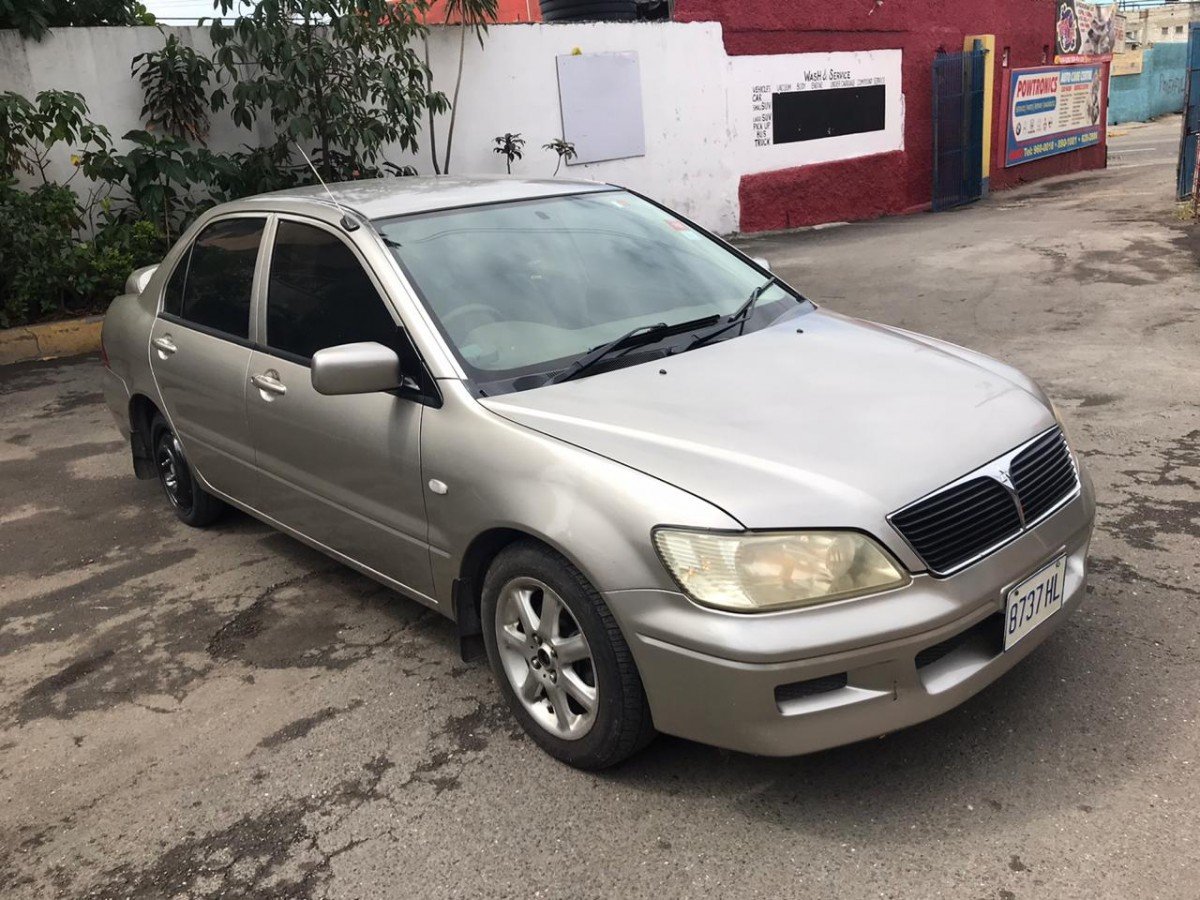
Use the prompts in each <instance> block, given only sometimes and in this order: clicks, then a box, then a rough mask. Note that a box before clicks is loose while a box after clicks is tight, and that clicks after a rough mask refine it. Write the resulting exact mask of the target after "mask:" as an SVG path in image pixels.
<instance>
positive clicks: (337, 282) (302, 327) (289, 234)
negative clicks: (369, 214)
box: [267, 220, 396, 359]
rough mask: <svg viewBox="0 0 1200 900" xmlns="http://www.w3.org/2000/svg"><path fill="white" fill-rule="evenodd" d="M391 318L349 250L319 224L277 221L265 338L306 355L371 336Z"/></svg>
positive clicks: (390, 324) (386, 335) (387, 331)
mask: <svg viewBox="0 0 1200 900" xmlns="http://www.w3.org/2000/svg"><path fill="white" fill-rule="evenodd" d="M395 337H396V323H395V321H394V320H393V319H392V317H391V315H390V314H389V313H388V311H387V307H385V306H384V303H383V300H382V299H381V298H380V296H379V292H378V291H376V290H375V286H374V285H373V284H372V283H371V279H370V278H369V277H368V276H367V273H366V271H365V270H364V269H363V267H362V265H361V264H360V263H359V261H358V258H357V257H356V256H355V255H354V252H353V251H352V250H351V249H350V248H349V247H348V246H346V244H345V243H343V242H342V241H341V240H340V239H339V238H338V237H336V236H335V235H333V234H330V233H329V232H328V231H325V230H324V229H321V228H314V227H313V226H311V225H303V224H301V223H299V222H289V221H286V220H285V221H281V222H280V223H279V227H278V229H277V231H276V233H275V248H274V250H273V251H272V253H271V275H270V280H269V282H268V287H267V344H268V345H269V346H270V347H271V348H272V349H273V350H279V351H282V352H284V353H288V354H291V355H292V356H296V357H300V358H303V359H310V358H311V357H312V355H313V354H314V353H316V352H317V351H318V350H323V349H325V348H326V347H336V346H338V345H339V344H353V343H358V342H360V341H376V342H378V343H381V344H384V345H386V346H394V345H395Z"/></svg>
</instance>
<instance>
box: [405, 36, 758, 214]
mask: <svg viewBox="0 0 1200 900" xmlns="http://www.w3.org/2000/svg"><path fill="white" fill-rule="evenodd" d="M458 47H459V37H458V29H457V28H438V29H435V30H433V31H432V32H431V35H430V49H431V54H430V61H431V64H432V67H433V71H434V84H435V85H436V86H437V87H438V88H440V89H441V90H443V91H445V92H446V94H447V95H448V96H449V95H450V93H451V91H452V90H453V88H454V75H455V72H456V69H457V64H458ZM576 47H578V48H579V49H580V50H582V51H583V52H584V53H602V52H613V51H630V50H632V51H636V52H637V54H638V59H639V63H640V68H641V76H642V109H643V113H644V118H645V123H646V155H645V156H644V157H641V158H635V159H620V160H612V161H608V162H598V163H589V164H586V165H572V166H564V167H563V169H562V171H561V172H560V173H559V174H560V177H567V178H586V179H594V180H597V181H607V182H613V183H616V184H622V185H625V186H627V187H631V188H633V189H634V190H638V191H641V192H643V193H645V194H647V195H649V196H652V197H654V198H655V199H656V200H659V201H661V202H663V203H665V204H667V205H668V206H671V207H674V208H675V209H678V210H679V211H680V212H681V213H683V214H684V215H686V216H688V217H689V218H693V219H695V220H697V221H698V222H700V223H701V224H702V225H705V226H706V227H709V228H715V229H717V230H719V231H722V232H730V231H734V230H736V229H737V223H738V202H737V193H738V190H737V189H738V179H739V176H740V174H741V172H739V171H738V170H737V168H736V167H735V165H734V160H733V159H732V158H731V157H732V153H731V134H730V125H729V118H728V116H727V114H726V95H727V82H728V68H729V67H728V58H727V57H726V55H725V48H724V45H723V44H722V40H721V28H720V26H719V25H717V24H715V23H700V24H665V23H664V24H655V25H651V24H640V25H639V24H636V23H633V24H618V23H606V24H591V25H504V26H496V27H493V28H492V29H490V31H489V33H488V36H487V37H486V38H485V41H484V47H483V49H482V50H480V48H479V44H478V43H475V42H474V41H468V43H467V65H466V76H465V80H464V83H463V91H462V95H461V98H460V100H459V110H458V121H457V122H456V124H455V136H454V148H453V157H452V158H451V161H450V170H451V172H452V173H458V174H466V173H489V172H503V171H504V158H503V157H502V156H499V155H497V154H495V153H493V152H492V148H493V146H494V145H493V143H492V139H493V138H494V137H496V136H497V135H501V134H504V133H505V132H506V131H513V132H521V135H522V137H524V138H525V140H526V145H525V158H524V159H523V160H521V161H520V162H518V163H516V164H515V165H514V167H513V172H514V173H515V174H521V175H528V176H536V177H546V176H549V175H550V174H551V173H553V172H554V166H555V163H556V158H555V155H554V154H553V153H552V152H550V151H548V150H543V149H542V145H543V144H546V143H548V142H549V141H551V140H554V139H555V138H558V137H561V136H562V115H561V112H560V109H559V96H558V74H557V66H556V63H555V58H556V57H557V56H559V55H560V54H562V55H565V54H569V53H571V52H572V51H573V50H574V49H575V48H576ZM447 121H448V119H443V120H442V121H441V122H439V132H443V133H442V134H439V139H438V144H439V148H440V149H441V152H443V153H444V152H445V146H446V143H445V137H444V130H445V126H446V123H447ZM421 144H422V151H421V152H420V153H418V154H417V155H416V157H415V158H414V159H412V160H406V161H408V162H411V163H412V164H413V165H415V166H416V167H417V169H418V171H420V172H421V173H422V174H430V173H432V171H433V169H432V164H431V162H430V156H429V152H428V141H427V140H425V138H424V135H423V136H422V139H421Z"/></svg>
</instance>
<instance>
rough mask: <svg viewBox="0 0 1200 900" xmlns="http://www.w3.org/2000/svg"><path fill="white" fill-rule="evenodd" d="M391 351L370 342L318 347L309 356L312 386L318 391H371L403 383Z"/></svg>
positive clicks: (352, 392) (387, 389)
mask: <svg viewBox="0 0 1200 900" xmlns="http://www.w3.org/2000/svg"><path fill="white" fill-rule="evenodd" d="M403 380H404V379H403V376H402V375H401V373H400V357H399V356H397V355H396V351H395V350H391V349H389V348H387V347H385V346H383V344H376V343H375V342H373V341H371V342H368V343H362V344H342V345H340V346H338V347H326V348H325V349H324V350H318V351H317V352H316V353H314V354H313V358H312V386H313V390H315V391H316V392H317V393H318V394H328V395H330V396H338V395H342V394H374V393H376V392H378V391H391V390H395V389H396V388H398V387H400V385H401V384H402V383H403Z"/></svg>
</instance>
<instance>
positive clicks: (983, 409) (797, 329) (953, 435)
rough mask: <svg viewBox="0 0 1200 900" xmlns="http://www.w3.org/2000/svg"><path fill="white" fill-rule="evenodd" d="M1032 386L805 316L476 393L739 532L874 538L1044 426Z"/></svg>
mask: <svg viewBox="0 0 1200 900" xmlns="http://www.w3.org/2000/svg"><path fill="white" fill-rule="evenodd" d="M1037 394H1038V389H1037V388H1036V386H1034V385H1033V383H1032V382H1030V381H1029V380H1028V379H1025V378H1024V377H1023V376H1022V375H1020V373H1018V372H1017V371H1016V370H1015V369H1009V368H1008V367H1007V366H1004V365H1003V364H1000V363H997V362H995V361H993V360H989V359H987V358H986V357H982V356H978V355H976V354H974V353H972V352H971V351H967V350H962V349H961V348H956V347H954V346H953V345H950V344H943V343H941V342H938V341H934V340H932V339H930V340H926V339H922V338H920V337H919V336H917V335H911V334H908V333H906V332H901V331H897V330H895V329H890V328H886V327H884V326H880V325H873V324H870V323H867V322H862V321H858V320H855V319H850V318H847V317H844V316H839V315H836V314H833V313H829V312H824V311H815V312H811V313H809V314H807V315H803V316H800V317H788V319H787V321H786V322H781V323H777V324H776V325H774V326H771V327H769V328H766V329H764V330H762V331H758V332H755V333H754V334H750V335H746V336H745V337H741V338H735V339H732V340H728V341H724V342H722V343H719V344H715V345H712V346H709V347H705V348H702V349H698V350H694V351H692V352H690V353H685V354H681V355H680V356H677V357H672V358H669V359H665V360H660V361H658V362H652V363H644V364H640V365H636V366H630V367H627V368H624V369H618V370H615V371H610V372H606V373H604V374H600V375H595V376H592V377H588V378H580V379H578V380H575V381H569V382H564V383H562V384H557V385H549V386H546V387H543V388H538V389H535V390H530V391H525V392H522V393H516V394H510V395H505V396H503V397H497V398H491V399H486V400H483V401H482V402H483V404H484V405H485V406H487V407H488V408H489V409H491V410H492V411H494V412H495V413H497V414H499V415H501V416H504V417H506V418H508V419H510V420H512V421H514V422H517V423H520V424H522V425H525V426H526V427H529V428H533V429H536V430H538V431H541V432H543V433H545V434H548V435H551V436H553V437H555V438H558V439H560V440H564V441H568V442H570V443H572V444H575V445H578V446H580V447H583V448H586V449H588V450H590V451H592V452H595V453H599V454H602V455H603V456H606V457H608V458H610V459H613V460H616V461H618V462H621V463H624V464H625V465H628V466H632V467H633V468H636V469H639V470H641V471H643V472H645V473H647V474H649V475H652V476H654V477H656V478H658V479H661V480H663V481H666V482H669V483H671V484H674V485H676V486H677V487H679V488H682V489H683V490H685V491H688V492H689V493H692V494H695V495H697V496H699V497H701V498H703V499H705V500H707V501H709V502H711V503H713V504H715V505H716V506H718V507H720V508H721V509H723V510H724V511H725V512H726V513H728V514H729V515H731V516H733V517H734V518H736V519H737V520H738V521H740V522H741V523H742V524H743V525H745V526H746V527H747V528H791V527H843V528H847V527H851V528H853V527H857V528H863V529H865V530H870V531H872V532H873V533H876V534H880V533H881V529H883V528H885V527H886V526H885V524H884V516H886V514H888V513H890V512H892V511H894V510H896V509H898V508H900V507H902V506H904V505H906V504H908V503H910V502H911V501H913V500H916V499H918V498H919V497H922V496H923V495H925V494H927V493H929V492H930V491H932V490H934V489H936V488H938V487H940V486H942V485H944V484H946V483H948V482H950V481H953V480H955V479H957V478H959V477H961V476H962V475H965V474H966V473H967V472H970V471H972V470H973V469H975V468H977V467H979V466H981V465H983V464H984V463H987V462H989V461H991V460H992V459H995V458H996V457H997V456H1000V455H1001V454H1003V453H1005V452H1007V451H1009V450H1011V449H1012V448H1014V447H1016V446H1017V445H1018V444H1020V443H1022V442H1023V441H1025V440H1026V439H1028V438H1030V437H1033V436H1034V435H1036V434H1038V433H1039V432H1041V431H1044V430H1045V429H1047V428H1049V427H1050V426H1051V425H1053V424H1054V418H1053V414H1052V412H1051V411H1050V409H1049V408H1048V406H1047V404H1046V402H1045V401H1044V399H1043V398H1041V397H1039V396H1038V395H1037ZM664 524H687V523H664Z"/></svg>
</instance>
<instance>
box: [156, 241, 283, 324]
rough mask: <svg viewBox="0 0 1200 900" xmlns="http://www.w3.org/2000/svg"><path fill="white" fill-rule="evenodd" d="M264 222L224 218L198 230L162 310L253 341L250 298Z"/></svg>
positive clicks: (173, 279) (169, 286) (179, 267)
mask: <svg viewBox="0 0 1200 900" xmlns="http://www.w3.org/2000/svg"><path fill="white" fill-rule="evenodd" d="M264 222H265V220H264V219H245V218H238V219H224V220H222V221H220V222H214V223H213V224H211V225H209V226H208V227H207V228H205V229H204V230H203V231H202V232H200V235H199V237H197V238H196V241H195V243H193V244H192V246H191V248H190V249H189V250H188V253H187V255H186V256H185V257H184V258H183V259H182V260H180V262H179V265H178V266H176V267H175V271H174V272H173V273H172V275H171V280H170V281H169V282H168V283H167V290H166V296H165V298H164V302H163V311H164V312H168V313H171V314H172V315H176V316H179V317H180V318H181V319H183V320H185V321H187V322H191V323H193V324H196V325H201V326H203V327H205V328H211V329H213V330H214V331H219V332H221V333H222V334H228V335H231V336H233V337H237V338H242V339H247V338H249V337H250V295H251V292H252V289H253V286H254V265H255V262H256V261H257V259H258V246H259V244H260V243H261V242H262V233H263V225H264Z"/></svg>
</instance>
